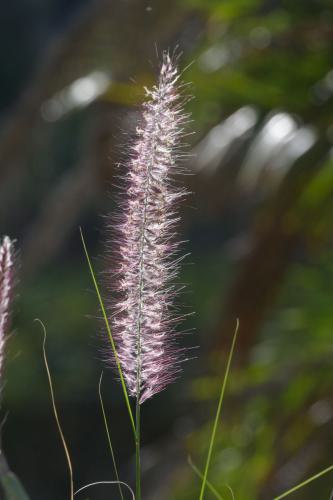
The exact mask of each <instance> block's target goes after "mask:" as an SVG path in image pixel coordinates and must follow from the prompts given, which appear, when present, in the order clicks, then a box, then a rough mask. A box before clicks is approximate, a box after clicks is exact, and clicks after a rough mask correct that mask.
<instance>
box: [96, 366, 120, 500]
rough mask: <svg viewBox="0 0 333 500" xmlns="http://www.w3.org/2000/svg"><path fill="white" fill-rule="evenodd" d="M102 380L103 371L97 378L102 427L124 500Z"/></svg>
mask: <svg viewBox="0 0 333 500" xmlns="http://www.w3.org/2000/svg"><path fill="white" fill-rule="evenodd" d="M102 380H103V372H102V373H101V376H100V379H99V384H98V395H99V400H100V403H101V410H102V414H103V420H104V427H105V432H106V435H107V438H108V443H109V448H110V453H111V458H112V463H113V468H114V472H115V476H116V479H117V481H118V486H119V493H120V498H121V500H124V496H123V492H122V489H121V483H120V479H119V474H118V468H117V462H116V457H115V454H114V451H113V446H112V441H111V434H110V429H109V425H108V421H107V418H106V413H105V408H104V403H103V397H102Z"/></svg>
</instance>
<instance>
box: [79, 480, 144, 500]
mask: <svg viewBox="0 0 333 500" xmlns="http://www.w3.org/2000/svg"><path fill="white" fill-rule="evenodd" d="M118 483H120V484H122V485H123V486H125V487H126V488H127V489H128V490H129V491H130V492H131V495H132V498H133V500H135V495H134V492H133V490H132V488H131V487H130V486H128V484H126V483H124V482H123V481H96V482H95V483H89V484H86V485H85V486H82V488H79V489H78V490H77V491H76V492H75V493H74V495H77V494H78V493H81V491H83V490H86V489H88V488H90V487H91V486H97V485H99V484H118Z"/></svg>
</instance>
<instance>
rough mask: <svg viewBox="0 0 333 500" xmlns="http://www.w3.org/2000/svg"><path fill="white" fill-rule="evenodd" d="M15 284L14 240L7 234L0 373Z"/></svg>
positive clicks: (0, 286)
mask: <svg viewBox="0 0 333 500" xmlns="http://www.w3.org/2000/svg"><path fill="white" fill-rule="evenodd" d="M13 286H14V261H13V242H12V241H11V240H10V238H8V236H5V237H4V239H3V242H2V245H1V246H0V374H1V372H2V367H3V360H4V348H5V341H6V334H7V333H8V327H9V318H10V306H11V301H12V296H13Z"/></svg>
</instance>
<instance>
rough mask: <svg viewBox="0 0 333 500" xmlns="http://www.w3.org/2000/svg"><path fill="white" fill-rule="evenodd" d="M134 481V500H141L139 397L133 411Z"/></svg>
mask: <svg viewBox="0 0 333 500" xmlns="http://www.w3.org/2000/svg"><path fill="white" fill-rule="evenodd" d="M135 417H136V421H135V427H136V438H135V481H136V497H135V499H136V500H141V460H140V402H139V395H138V396H137V398H136V411H135Z"/></svg>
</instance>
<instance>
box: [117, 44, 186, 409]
mask: <svg viewBox="0 0 333 500" xmlns="http://www.w3.org/2000/svg"><path fill="white" fill-rule="evenodd" d="M178 79H179V74H178V71H177V68H176V67H175V65H174V61H173V60H172V58H171V57H170V56H169V54H167V53H165V54H164V56H163V63H162V66H161V69H160V75H159V80H158V83H157V85H155V86H154V87H153V88H152V89H146V98H147V99H146V101H145V103H144V104H143V110H142V117H141V121H140V124H139V125H138V126H137V129H136V140H135V142H134V144H133V145H132V147H131V155H130V160H129V161H128V163H127V165H126V171H125V174H124V175H123V179H124V192H123V197H122V199H121V202H120V211H119V214H118V217H117V223H116V224H111V223H110V231H111V232H112V233H114V232H115V233H116V237H115V238H113V239H112V240H111V243H110V246H111V248H115V247H116V250H115V251H114V252H113V253H114V254H115V259H114V261H113V264H115V265H113V269H112V271H111V272H110V282H111V288H113V291H114V298H115V300H114V301H113V303H112V306H111V325H112V331H113V335H114V338H115V340H116V345H117V353H118V357H119V360H120V363H121V367H122V371H123V374H124V378H125V381H126V384H127V388H128V391H129V393H130V395H132V396H135V397H137V398H138V399H139V400H140V403H142V402H144V401H145V400H146V399H148V398H150V397H151V396H153V395H154V394H156V393H158V392H160V391H161V390H163V389H164V388H165V387H166V386H167V385H168V384H169V383H170V382H172V381H173V380H174V379H175V378H176V376H177V374H178V372H179V370H180V363H181V359H180V349H179V348H178V347H177V345H176V343H175V339H176V324H177V323H178V322H179V319H180V318H179V317H176V315H175V312H174V299H175V296H176V295H177V292H178V288H179V287H177V285H176V284H175V278H176V277H177V274H178V270H179V264H180V260H181V259H180V258H179V257H177V255H178V254H177V252H178V248H179V244H180V242H179V241H178V240H177V238H176V227H177V223H178V221H179V217H178V215H177V212H176V209H177V204H178V202H179V201H180V200H181V199H182V198H183V197H184V195H186V190H184V189H182V188H179V187H178V186H177V184H176V183H175V181H174V178H175V175H177V174H179V173H180V169H179V166H177V160H179V158H180V153H179V147H180V145H181V144H180V143H181V139H182V136H183V135H184V132H183V128H184V125H185V123H186V122H187V121H188V116H187V115H185V114H184V112H183V109H182V104H183V103H182V99H181V96H180V93H179V88H180V85H179V84H178ZM112 283H116V286H115V287H114V286H112Z"/></svg>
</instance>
